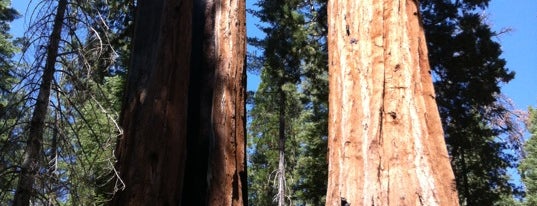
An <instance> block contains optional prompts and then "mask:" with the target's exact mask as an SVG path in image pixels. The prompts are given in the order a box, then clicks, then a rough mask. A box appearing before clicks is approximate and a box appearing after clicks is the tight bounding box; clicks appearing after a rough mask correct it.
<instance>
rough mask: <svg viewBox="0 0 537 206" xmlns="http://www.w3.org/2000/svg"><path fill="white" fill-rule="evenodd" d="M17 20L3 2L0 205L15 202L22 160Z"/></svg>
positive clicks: (0, 30)
mask: <svg viewBox="0 0 537 206" xmlns="http://www.w3.org/2000/svg"><path fill="white" fill-rule="evenodd" d="M18 16H19V14H18V12H17V11H15V10H14V9H13V8H11V6H10V1H9V0H2V1H0V202H7V200H9V199H12V198H13V196H12V193H11V192H10V190H11V189H13V188H14V185H15V182H14V181H13V179H12V178H13V176H14V174H15V171H16V169H15V167H16V164H17V161H18V160H17V159H16V158H15V157H17V156H19V155H17V154H15V153H18V152H19V151H20V150H19V149H20V148H19V147H18V144H17V143H16V140H15V139H14V138H12V137H13V136H12V135H15V134H16V133H17V131H14V130H15V129H14V128H13V126H14V125H15V124H16V122H17V119H18V118H19V115H20V110H19V108H17V107H16V106H14V105H13V102H11V99H14V98H16V95H17V94H14V93H13V92H11V91H12V87H13V86H14V84H15V83H16V82H17V77H16V75H15V74H14V72H15V71H14V70H15V68H14V63H13V60H12V57H13V55H14V54H15V52H16V49H15V46H14V44H13V42H12V38H11V35H9V33H8V32H9V28H10V27H9V23H10V22H11V21H13V20H14V19H15V18H17V17H18Z"/></svg>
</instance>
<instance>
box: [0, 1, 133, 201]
mask: <svg viewBox="0 0 537 206" xmlns="http://www.w3.org/2000/svg"><path fill="white" fill-rule="evenodd" d="M108 4H110V5H108ZM58 5H61V8H60V9H58V11H64V15H63V16H64V17H65V18H64V17H61V15H60V16H58V15H55V14H54V12H55V11H56V8H57V7H58ZM114 5H115V6H114ZM131 6H132V5H129V3H127V2H123V1H121V2H120V1H91V2H90V1H85V2H80V1H76V2H75V1H63V0H62V1H60V2H54V1H52V2H46V3H42V4H38V5H37V6H35V7H29V8H33V10H32V11H27V12H26V13H25V14H28V15H30V14H31V15H32V16H27V17H25V18H26V19H28V20H31V21H30V26H29V27H28V28H27V30H26V31H25V35H24V37H23V38H21V40H19V41H18V42H19V45H20V46H21V47H22V51H23V53H22V54H21V55H20V56H21V59H20V60H18V61H19V62H20V64H18V65H17V69H16V70H15V71H14V72H13V74H14V76H15V77H16V79H17V80H18V81H17V82H15V84H14V85H15V86H14V87H12V89H11V90H10V92H11V93H12V94H13V96H14V97H13V98H10V99H9V102H8V103H9V105H11V106H12V107H13V108H16V111H18V113H17V114H16V116H14V120H9V119H8V117H5V118H4V117H2V121H4V122H7V123H6V124H4V125H6V127H5V128H7V129H6V130H3V131H6V132H2V137H3V139H2V140H5V142H2V145H1V146H2V150H0V152H1V154H0V156H2V157H9V161H7V163H6V165H7V167H6V170H3V171H2V178H4V179H5V180H6V181H5V182H3V183H5V184H4V185H7V186H6V187H4V188H2V195H0V198H1V199H0V202H5V203H10V202H11V201H13V194H16V195H18V197H20V198H17V199H16V201H15V202H12V203H13V204H16V205H28V204H44V205H46V204H60V203H62V204H67V205H79V204H82V205H88V204H96V203H102V202H104V201H107V200H109V199H110V192H109V189H108V188H109V187H113V186H114V184H115V183H113V182H110V180H111V179H113V176H115V174H116V172H115V171H113V162H114V161H115V160H114V159H113V154H112V150H113V148H114V147H115V142H116V138H117V135H118V134H119V133H120V129H119V127H118V126H117V123H116V121H117V119H118V116H119V114H118V112H119V107H120V105H121V101H120V99H121V96H122V90H123V89H122V88H123V86H122V85H123V83H122V82H123V77H122V76H121V75H119V76H118V74H123V73H125V71H126V70H125V67H124V61H127V60H126V59H125V58H123V57H124V56H126V55H125V53H127V52H128V48H126V47H127V46H126V45H128V41H129V38H130V37H129V34H128V32H125V31H126V30H127V28H128V27H129V25H130V22H129V21H128V19H129V18H130V17H129V16H130V14H129V13H128V12H127V11H128V10H130V9H131ZM51 8H54V9H51ZM51 12H52V13H51ZM55 16H58V17H57V18H55ZM122 20H124V21H122ZM55 22H56V24H55V25H56V26H53V23H55ZM112 22H113V24H112ZM53 27H54V28H55V29H52V28H53ZM52 30H54V31H55V32H52ZM54 42H57V44H56V43H54ZM53 47H57V49H58V51H57V55H55V54H54V53H56V52H53V50H55V48H53ZM45 59H46V63H45ZM45 65H46V66H45ZM43 68H47V69H45V70H44V71H43V70H42V69H43ZM44 74H47V77H46V78H42V75H44ZM45 80H47V81H45ZM40 84H41V85H42V86H41V88H40V89H38V87H39V85H40ZM46 90H48V91H46ZM38 91H44V92H43V94H42V95H40V97H39V98H38V97H37V96H38V95H37V93H38ZM46 93H48V94H46ZM36 99H39V103H38V104H36V103H35V102H36V101H35V100H36ZM47 99H48V100H47ZM35 105H41V106H40V109H37V110H39V111H40V112H39V113H40V114H39V115H33V116H35V117H37V116H40V117H39V119H41V120H39V121H37V120H36V121H30V117H31V116H32V113H31V111H32V110H34V106H35ZM34 114H37V113H34ZM34 119H35V118H34ZM30 122H34V123H32V124H33V125H34V126H29V124H30ZM39 122H41V123H39ZM35 123H38V124H35ZM36 125H37V126H36ZM38 127H41V129H39V128H38ZM29 128H34V129H29ZM35 128H38V129H35ZM38 130H41V132H40V133H41V134H42V136H41V135H31V134H30V132H29V131H38ZM34 134H35V132H34ZM4 135H6V138H5V139H4ZM26 142H28V143H31V144H26ZM4 143H5V144H4ZM32 145H33V146H32ZM35 148H37V149H35ZM29 151H33V152H32V153H29ZM35 151H37V152H35ZM25 155H26V156H25ZM24 156H25V157H24ZM23 159H25V161H24V162H23V161H22V160H23ZM3 161H4V160H3ZM28 165H30V166H28ZM2 166H4V165H2ZM29 168H30V169H29ZM21 171H24V172H21ZM19 174H22V175H19ZM17 182H20V183H21V184H19V187H18V189H17V191H16V192H15V187H16V184H17ZM118 185H120V184H118Z"/></svg>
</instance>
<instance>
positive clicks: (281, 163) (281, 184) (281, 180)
mask: <svg viewBox="0 0 537 206" xmlns="http://www.w3.org/2000/svg"><path fill="white" fill-rule="evenodd" d="M279 93H280V107H279V108H280V117H279V121H280V124H279V138H278V150H279V159H278V206H284V205H285V103H286V102H285V100H286V98H285V91H283V89H282V86H280V89H279Z"/></svg>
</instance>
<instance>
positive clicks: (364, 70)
mask: <svg viewBox="0 0 537 206" xmlns="http://www.w3.org/2000/svg"><path fill="white" fill-rule="evenodd" d="M418 13H419V11H418V8H417V2H416V1H413V0H380V1H338V0H335V1H329V4H328V15H329V18H328V19H329V20H328V21H329V22H328V24H329V34H328V45H329V68H330V96H329V102H330V103H329V105H330V114H329V143H328V144H329V181H328V191H327V203H326V205H343V204H344V203H348V204H350V205H458V199H457V193H456V189H455V185H454V175H453V172H452V170H451V166H450V164H449V157H448V153H447V150H446V145H445V142H444V139H443V132H442V126H441V122H440V118H439V115H438V110H437V107H436V102H435V99H434V97H435V94H434V89H433V85H432V79H431V76H430V71H429V69H430V68H429V63H428V59H427V49H426V45H425V37H424V33H423V28H422V26H421V24H420V22H419V16H418Z"/></svg>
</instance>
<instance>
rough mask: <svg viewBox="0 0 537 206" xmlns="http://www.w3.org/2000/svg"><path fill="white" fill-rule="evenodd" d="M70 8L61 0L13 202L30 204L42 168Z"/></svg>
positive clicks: (17, 204) (14, 203) (15, 203)
mask: <svg viewBox="0 0 537 206" xmlns="http://www.w3.org/2000/svg"><path fill="white" fill-rule="evenodd" d="M66 8H67V0H60V1H59V2H58V7H57V10H56V16H55V17H54V25H53V26H52V33H51V34H50V39H49V45H48V46H47V58H46V60H45V68H44V69H43V74H42V80H41V85H40V86H39V94H38V95H37V100H36V103H35V107H34V111H33V114H32V119H31V121H30V131H29V134H28V140H27V143H26V154H25V155H24V161H23V163H22V165H21V171H20V177H19V184H18V186H17V190H16V191H15V199H14V201H13V205H15V206H19V205H29V204H30V197H31V196H32V193H33V186H34V182H35V178H36V176H37V172H38V170H39V167H40V164H39V156H40V155H41V150H42V146H43V130H44V127H45V118H46V116H47V111H48V105H49V100H50V89H51V83H52V79H53V78H54V71H55V68H54V67H55V65H56V57H57V56H58V48H59V44H60V38H61V31H62V27H63V18H64V14H65V10H66Z"/></svg>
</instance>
